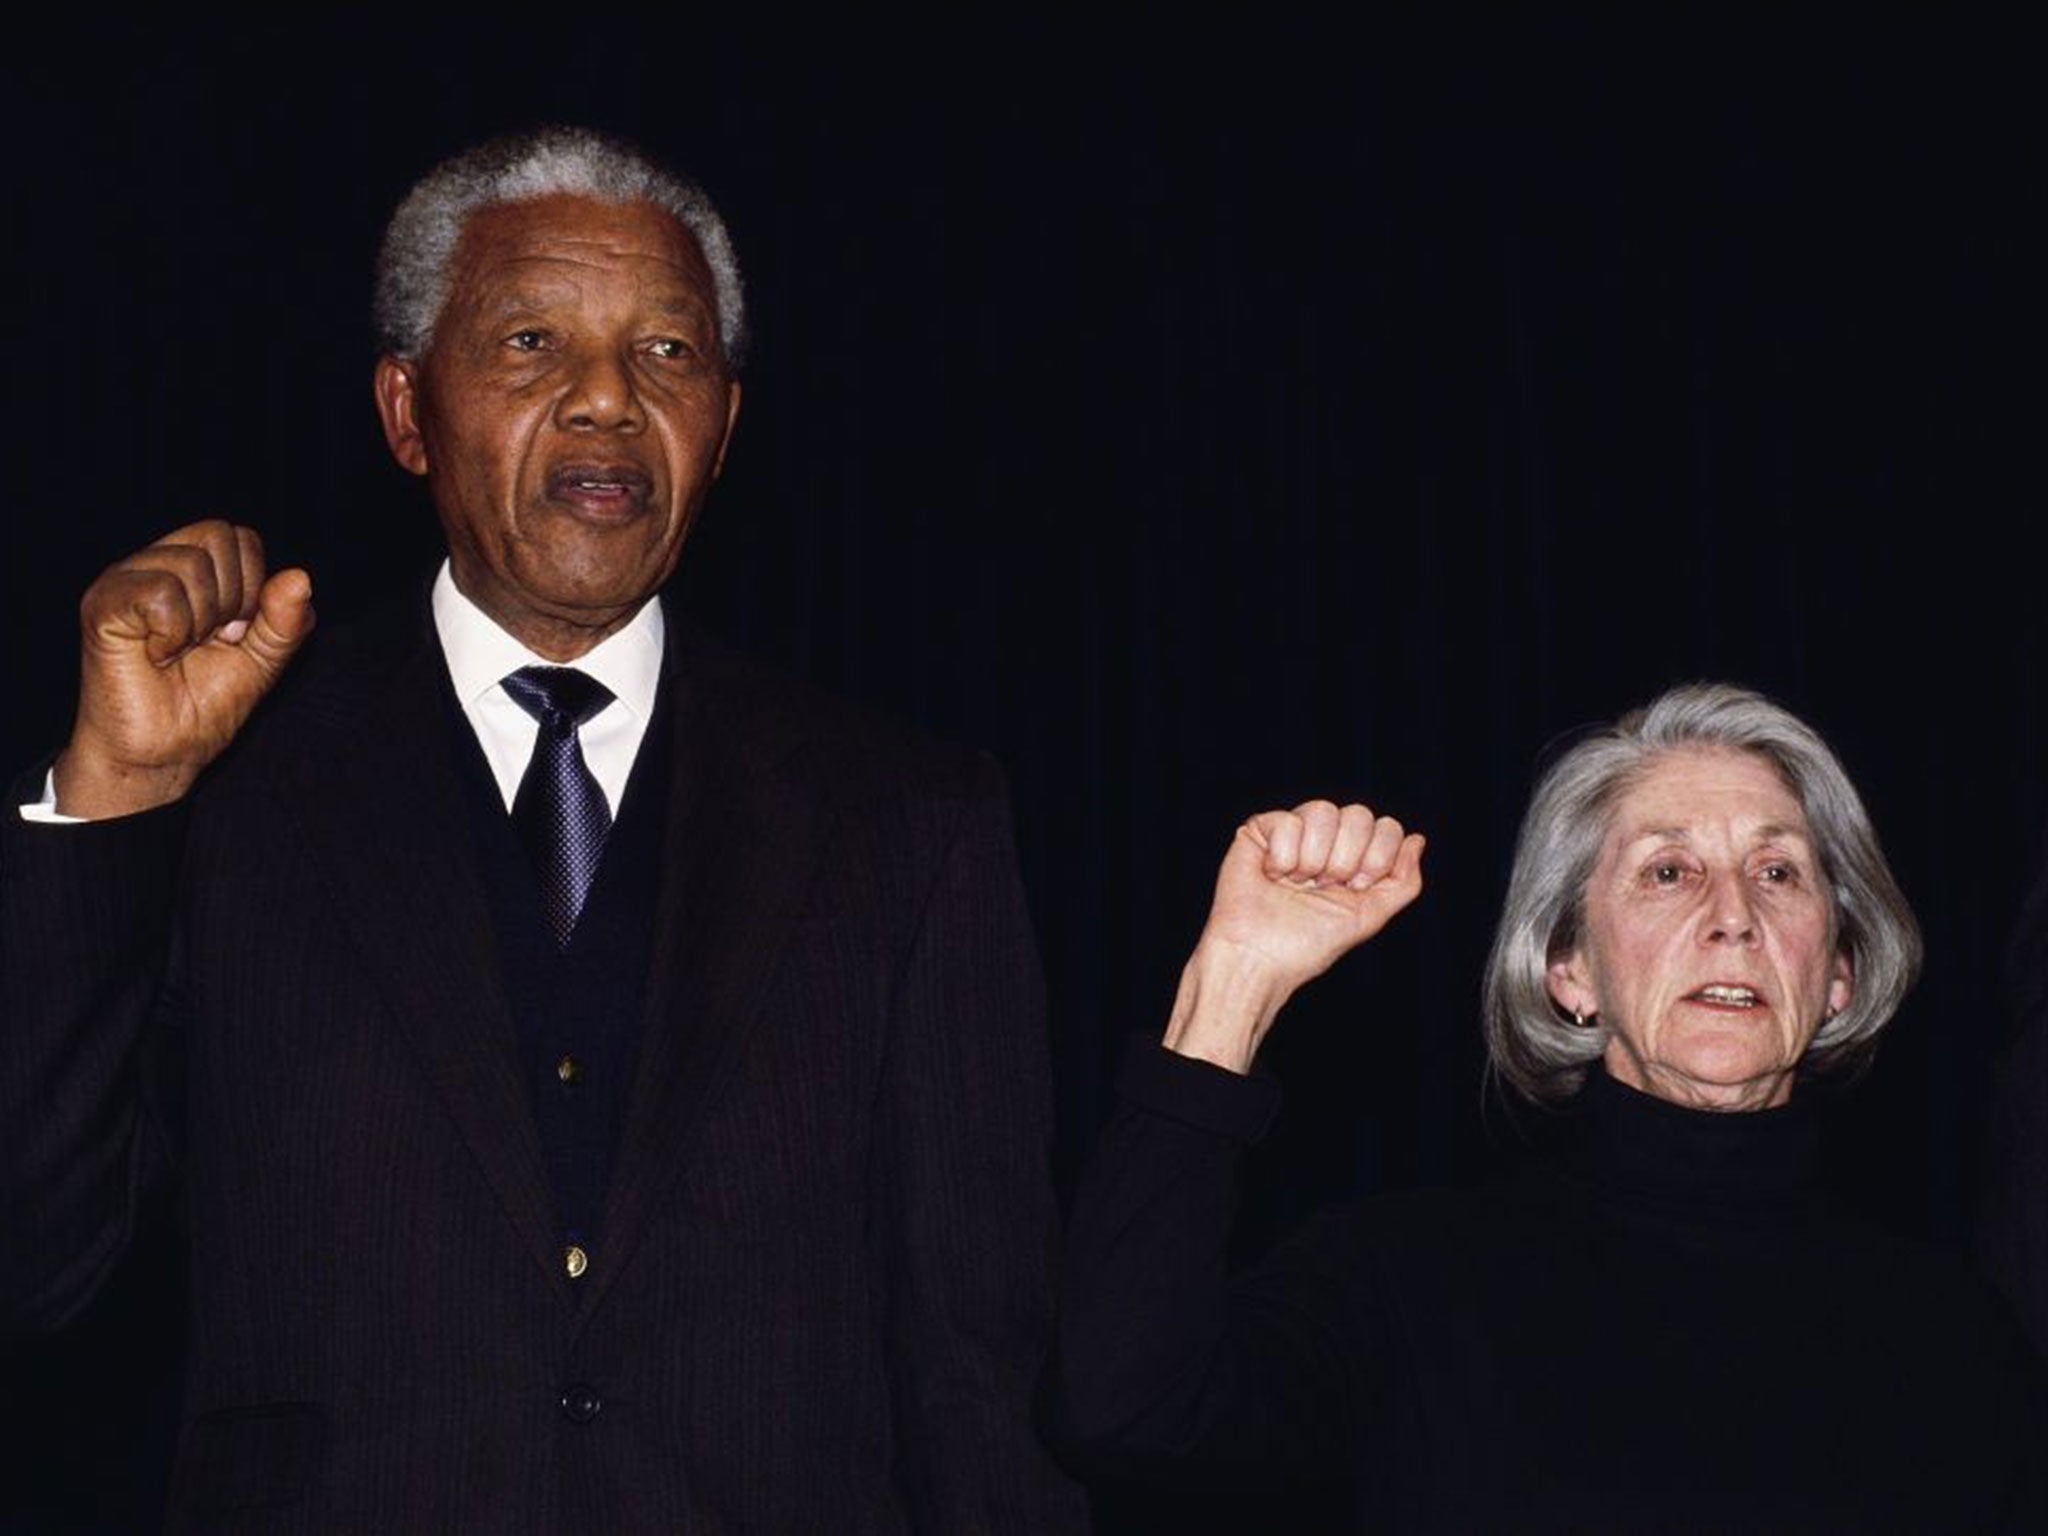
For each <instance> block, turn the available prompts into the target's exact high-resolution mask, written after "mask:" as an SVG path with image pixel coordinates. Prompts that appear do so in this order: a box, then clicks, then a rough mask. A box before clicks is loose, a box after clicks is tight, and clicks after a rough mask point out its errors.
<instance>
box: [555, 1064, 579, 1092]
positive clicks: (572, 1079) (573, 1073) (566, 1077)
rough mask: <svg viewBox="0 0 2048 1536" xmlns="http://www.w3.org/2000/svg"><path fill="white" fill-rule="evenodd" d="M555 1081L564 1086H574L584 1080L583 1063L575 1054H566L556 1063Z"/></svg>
mask: <svg viewBox="0 0 2048 1536" xmlns="http://www.w3.org/2000/svg"><path fill="white" fill-rule="evenodd" d="M555 1081H556V1082H558V1083H560V1084H561V1085H562V1086H563V1087H564V1088H574V1087H575V1086H576V1085H577V1084H578V1083H580V1082H582V1081H583V1063H582V1062H580V1061H578V1060H577V1059H576V1058H575V1057H574V1056H564V1057H563V1058H562V1059H561V1060H560V1061H558V1062H556V1063H555Z"/></svg>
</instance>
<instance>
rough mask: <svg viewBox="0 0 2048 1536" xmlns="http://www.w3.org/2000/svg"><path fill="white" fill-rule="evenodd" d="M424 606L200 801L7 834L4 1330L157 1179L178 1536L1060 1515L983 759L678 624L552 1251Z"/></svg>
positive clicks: (355, 645)
mask: <svg viewBox="0 0 2048 1536" xmlns="http://www.w3.org/2000/svg"><path fill="white" fill-rule="evenodd" d="M424 635H425V631H424V628H423V626H422V625H421V624H420V623H419V622H417V616H409V617H408V618H407V619H406V620H404V621H402V622H398V623H395V624H392V625H387V626H384V627H382V628H380V629H378V630H376V631H373V632H371V633H369V634H366V635H361V636H357V637H353V638H350V637H344V636H338V635H337V636H330V637H327V638H326V639H324V640H323V641H321V642H319V644H320V652H319V654H317V655H316V656H314V657H311V658H309V659H308V660H309V662H310V663H311V664H310V665H308V664H307V663H305V662H302V663H301V670H302V672H303V674H304V675H302V676H301V677H299V678H298V679H296V680H295V682H294V684H293V686H292V688H291V692H290V696H289V697H288V698H285V699H283V700H280V701H279V702H278V703H277V705H275V706H274V707H272V708H271V709H269V710H268V711H267V712H266V714H265V715H264V716H263V717H262V718H261V719H260V721H259V723H258V726H257V728H256V729H255V730H254V731H252V732H251V733H250V739H248V740H247V741H245V742H244V743H243V744H242V745H241V746H239V747H238V748H237V750H236V751H235V753H234V754H233V755H232V758H231V759H230V760H229V761H227V762H225V763H224V764H222V765H221V767H220V768H219V769H218V770H217V771H216V772H215V773H214V774H213V775H212V776H211V778H210V780H209V782H208V783H207V784H206V786H205V787H204V788H203V789H202V791H201V793H200V794H199V796H198V797H197V799H196V803H195V804H194V805H193V806H192V808H191V810H190V812H189V814H188V813H186V812H183V811H172V812H169V813H165V814H160V815H156V816H151V817H143V818H136V819H134V820H133V821H132V822H127V823H115V824H110V825H107V826H102V827H91V828H84V829H76V828H61V827H58V828H44V827H31V826H27V825H13V826H8V827H6V828H5V829H4V830H0V902H4V912H5V917H6V922H7V927H6V930H5V935H4V937H5V942H6V943H7V945H8V948H7V951H6V954H5V962H6V963H5V974H4V988H5V990H4V994H0V996H4V999H5V1006H6V1017H5V1020H4V1028H5V1030H6V1036H7V1040H8V1045H9V1049H8V1050H6V1051H5V1052H0V1127H4V1128H5V1130H4V1132H0V1133H4V1134H5V1135H7V1136H8V1138H9V1141H8V1143H7V1154H8V1155H7V1159H6V1164H5V1170H4V1173H0V1177H4V1178H5V1180H6V1186H5V1188H4V1189H0V1197H4V1198H5V1200H6V1201H7V1202H8V1204H7V1207H6V1208H7V1209H8V1210H9V1211H10V1212H14V1211H25V1212H27V1213H28V1217H29V1220H28V1221H25V1222H24V1223H22V1224H20V1225H19V1226H18V1227H17V1233H16V1235H17V1236H18V1237H19V1238H20V1240H21V1242H22V1244H23V1251H22V1252H21V1253H20V1254H18V1255H10V1257H11V1258H18V1259H19V1261H20V1262H18V1263H9V1264H8V1265H6V1266H0V1267H4V1268H5V1270H6V1273H5V1274H4V1276H0V1287H4V1292H0V1302H4V1306H5V1314H6V1317H7V1319H8V1320H9V1323H10V1324H11V1325H18V1324H22V1323H33V1322H48V1321H51V1320H54V1319H56V1318H58V1317H61V1316H63V1315H64V1314H65V1313H66V1312H67V1311H69V1310H71V1309H73V1308H75V1307H76V1306H77V1305H79V1304H80V1302H81V1301H82V1299H83V1298H84V1297H85V1296H87V1295H89V1294H90V1292H91V1289H92V1287H93V1285H94V1284H95V1283H96V1282H97V1280H98V1279H99V1277H100V1276H102V1275H103V1274H104V1273H105V1270H106V1268H107V1267H108V1265H109V1264H110V1263H111V1262H112V1259H113V1257H114V1255H115V1254H116V1253H117V1252H118V1251H119V1247H120V1244H121V1242H122V1241H123V1240H124V1238H125V1234H126V1231H127V1229H128V1227H129V1224H130V1223H131V1221H132V1220H133V1219H134V1214H135V1212H136V1211H137V1210H138V1209H140V1208H141V1206H142V1204H143V1203H144V1202H145V1201H146V1200H147V1198H148V1196H149V1194H150V1192H151V1191H152V1190H154V1189H156V1188H159V1187H162V1185H163V1184H164V1183H165V1182H166V1181H167V1179H168V1178H169V1176H170V1175H171V1174H172V1172H173V1170H174V1168H175V1172H176V1174H177V1176H178V1177H179V1178H180V1180H181V1182H182V1189H183V1195H184V1212H185V1220H186V1221H187V1223H188V1226H189V1231H190V1238H191V1253H192V1282H193V1308H194V1336H193V1341H192V1344H193V1352H192V1365H191V1370H190V1378H189V1384H188V1406H187V1422H186V1427H185V1434H184V1439H183V1443H182V1449H181V1455H180V1461H179V1469H178V1477H177V1484H176V1488H175V1490H174V1495H173V1497H174V1503H175V1509H174V1512H173V1518H172V1528H173V1529H174V1530H179V1531H207V1532H273V1531H275V1532H285V1531H290V1532H295V1533H318V1532H327V1531H333V1532H341V1531H348V1532H376V1531H405V1532H432V1531H488V1532H494V1533H514V1536H516V1533H522V1532H554V1531H560V1530H564V1529H570V1528H582V1529H590V1530H603V1531H612V1532H635V1531H670V1530H683V1529H688V1530H692V1531H820V1530H831V1531H835V1532H860V1531H876V1532H882V1531H903V1530H930V1531H973V1530H990V1531H996V1530H1003V1531H1025V1530H1034V1531H1035V1530H1048V1531H1050V1530H1064V1529H1071V1528H1075V1527H1076V1526H1077V1525H1078V1523H1079V1522H1080V1520H1081V1518H1082V1517H1081V1515H1080V1512H1079V1505H1078V1502H1077V1501H1076V1498H1075V1496H1074V1494H1073V1492H1072V1490H1071V1489H1070V1488H1069V1487H1068V1486H1067V1485H1066V1484H1064V1483H1063V1482H1062V1481H1061V1480H1060V1478H1059V1477H1058V1475H1057V1474H1056V1473H1055V1472H1054V1471H1053V1470H1052V1469H1051V1467H1050V1465H1049V1463H1048V1462H1047V1461H1046V1460H1045V1458H1044V1457H1043V1455H1042V1453H1041V1452H1040V1450H1039V1448H1038V1446H1037V1443H1036V1440H1035V1438H1034V1437H1033V1435H1032V1433H1031V1431H1030V1429H1029V1427H1028V1424H1027V1416H1026V1415H1027V1397H1028V1393H1029V1388H1030V1384H1031V1381H1032V1379H1033V1376H1034V1374H1035V1371H1036V1369H1037V1365H1038V1362H1039V1358H1040V1353H1041V1348H1042V1344H1043V1339H1044V1329H1045V1325H1046V1318H1047V1312H1048V1298H1049V1291H1048V1273H1049V1261H1050V1246H1051V1242H1052V1211H1051V1204H1050V1197H1049V1192H1048V1188H1047V1181H1046V1177H1045V1167H1044V1164H1045V1147H1044V1143H1045V1137H1046V1127H1047V1121H1048V1115H1049V1093H1048V1085H1047V1081H1046V1072H1045V1063H1044V1054H1045V1052H1044V1040H1043V1037H1042V1004H1041V994H1040V986H1039V981H1038V976H1037V971H1036V962H1035V958H1034V956H1033V953H1032V946H1031V940H1030V935H1029V932H1028V927H1027V924H1026V920H1025V917H1024V913H1023V909H1022V904H1021V897H1020V892H1019V889H1018V886H1017V881H1016V877H1015V873H1014V868H1013V860H1012V856H1011V852H1010V848H1009V835H1008V829H1007V826H1006V821H1007V812H1006V809H1005V803H1004V797H1003V795H1002V792H1001V788H1000V784H999V782H998V780H997V778H996V776H995V774H994V772H993V770H992V769H991V767H990V766H989V765H988V764H987V763H986V761H984V760H981V759H977V758H975V757H972V756H970V755H967V754H964V753H958V752H955V751H952V750H950V749H946V748H942V747H938V746H934V745H932V744H930V743H927V742H923V741H920V740H918V739H916V738H914V737H912V736H910V735H908V734H907V733H903V732H899V731H896V730H894V729H892V728H889V727H886V726H881V725H878V724H876V723H875V722H873V721H870V720H867V719H865V718H863V717H861V716H858V715H857V714H855V713H854V712H852V711H850V710H847V709H845V708H843V707H841V706H837V705H834V704H831V703H829V702H826V701H823V700H820V699H817V698H815V697H813V696H810V695H808V694H807V693H805V692H803V691H802V690H800V689H798V688H796V687H795V686H794V685H791V684H789V683H787V682H785V681H783V680H781V679H779V678H776V677H774V676H772V675H770V674H766V673H763V672H759V671H757V670H755V669H753V668H752V667H751V666H749V665H748V664H746V663H743V662H741V661H739V660H737V659H736V658H733V657H731V656H729V655H727V654H725V653H723V652H721V651H719V650H718V649H716V648H715V647H712V646H709V645H707V644H705V643H702V642H700V641H696V640H693V639H691V638H690V637H689V636H688V635H687V632H686V630H684V628H683V627H682V626H680V625H678V626H676V627H675V628H674V629H672V631H671V644H672V648H673V651H674V654H675V659H676V672H675V676H676V678H677V679H678V680H679V681H677V682H676V684H675V686H676V687H677V689H678V695H677V699H676V704H677V707H676V708H675V709H674V711H673V718H674V721H675V731H676V734H675V737H674V758H675V762H676V764H677V771H676V775H675V782H674V784H673V786H672V787H671V792H670V804H669V811H668V820H667V845H666V847H665V850H664V856H663V868H664V877H663V888H662V893H661V896H660V899H659V902H658V905H657V911H656V916H655V934H656V940H655V954H654V959H653V963H652V966H651V969H650V973H649V976H648V987H647V998H648V1000H647V1006H646V1012H645V1018H644V1024H643V1032H642V1043H641V1049H640V1059H639V1063H638V1066H637V1069H636V1073H635V1076H634V1080H633V1084H632V1088H631V1090H630V1094H629V1099H628V1103H627V1109H626V1116H625V1124H624V1130H623V1134H622V1139H621V1145H620V1149H619V1154H618V1161H617V1164H616V1166H615V1171H614V1174H613V1177H612V1179H611V1182H610V1186H609V1192H608V1198H607V1203H606V1209H605V1217H604V1230H605V1232H606V1234H607V1237H606V1242H605V1245H604V1248H603V1250H602V1253H601V1258H600V1262H598V1263H596V1264H594V1265H593V1267H592V1269H591V1271H590V1273H589V1274H587V1275H586V1276H585V1277H584V1278H583V1279H581V1280H579V1281H573V1282H572V1281H571V1280H570V1279H569V1278H568V1277H567V1275H566V1274H565V1273H564V1271H563V1269H562V1264H561V1254H560V1249H559V1234H558V1233H557V1232H556V1230H555V1229H554V1226H553V1221H552V1213H551V1211H550V1205H549V1194H548V1188H547V1180H546V1176H545V1172H544V1168H543V1164H542V1159H541V1155H540V1150H539V1145H538V1139H537V1136H536V1133H535V1131H534V1126H533V1120H532V1114H531V1111H530V1108H529V1107H528V1104H527V1102H526V1096H525V1087H524V1084H523V1082H522V1081H521V1077H520V1070H519V1059H518V1042H517V1038H516V1033H517V1032H516V1030H515V1028H514V1026H513V1023H512V1013H511V1010H510V1007H509V1005H508V1002H507V999H506V997H505V996H504V991H503V987H502V983H501V980H500V977H499V974H498V971H497V969H496V967H495V965H494V963H493V959H492V949H491V947H492V942H493V939H492V933H491V927H490V921H489V917H488V911H487V905H486V902H485V900H484V895H483V892H482V891H481V889H480V888H479V886H478V882H477V878H476V874H475V865H474V860H473V858H472V856H471V851H470V850H469V849H468V847H467V846H466V837H467V833H466V831H465V828H466V825H467V821H466V818H465V815H464V813H463V810H462V805H461V798H460V796H461V791H460V788H459V785H458V783H457V781H456V778H455V774H454V771H453V768H452V766H451V763H450V756H449V747H450V741H449V738H448V736H447V734H446V724H445V721H444V719H443V711H442V708H441V705H440V701H439V700H438V698H437V696H436V690H437V688H438V686H439V679H438V677H437V670H438V668H439V658H438V653H437V652H436V651H435V650H434V648H433V647H432V645H431V644H430V643H427V642H426V641H425V638H424ZM373 719H374V720H375V721H376V722H377V729H375V730H372V729H369V725H370V722H371V721H372V720H373ZM81 834H82V835H81ZM67 835H68V840H66V839H67ZM174 891H175V897H173V894H172V893H173V892H174ZM168 910H174V911H175V914H176V921H175V923H174V924H173V923H171V922H169V921H168V920H167V919H166V916H165V914H166V912H167V911H168ZM167 947H168V949H169V951H170V954H169V958H165V951H166V948H167ZM152 1007H154V1008H155V1009H156V1012H155V1014H154V1016H152V1013H151V1010H152ZM181 1096H182V1097H183V1099H184V1100H185V1102H186V1104H187V1108H186V1109H185V1110H184V1111H183V1112H182V1113H180V1112H179V1111H178V1110H177V1109H176V1107H175V1105H176V1102H177V1100H178V1098H179V1097H181ZM565 1402H566V1404H567V1406H568V1410H578V1411H567V1410H565ZM583 1409H589V1410H591V1411H589V1412H588V1413H583V1412H581V1411H580V1410H583Z"/></svg>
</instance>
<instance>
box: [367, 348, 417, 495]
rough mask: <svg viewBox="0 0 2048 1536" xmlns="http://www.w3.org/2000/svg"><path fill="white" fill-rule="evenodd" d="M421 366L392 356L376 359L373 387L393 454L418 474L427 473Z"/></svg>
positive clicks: (386, 439)
mask: <svg viewBox="0 0 2048 1536" xmlns="http://www.w3.org/2000/svg"><path fill="white" fill-rule="evenodd" d="M419 367H420V365H419V364H418V363H415V362H409V361H407V360H405V359H403V358H397V357H393V356H391V355H390V354H389V353H388V352H387V353H386V354H385V355H384V356H382V357H380V358H378V359H377V371H376V373H375V374H374V375H373V376H372V378H371V388H372V390H373V392H374V393H375V394H376V397H377V419H378V420H379V421H381V422H383V423H384V441H385V443H386V445H387V446H389V448H390V449H391V457H393V458H394V459H396V460H398V462H399V463H400V464H402V465H404V466H405V467H406V468H407V469H409V470H411V471H412V472H413V473H414V474H416V475H424V474H425V473H426V472H427V440H426V438H425V436H423V435H422V434H421V432H420V383H419Z"/></svg>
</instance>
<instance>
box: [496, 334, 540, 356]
mask: <svg viewBox="0 0 2048 1536" xmlns="http://www.w3.org/2000/svg"><path fill="white" fill-rule="evenodd" d="M547 344H548V333H547V332H546V331H514V332H513V333H512V334H511V335H510V336H507V337H506V338H505V345H506V346H508V347H510V348H511V349H512V350H513V351H515V352H538V351H539V350H540V349H541V348H542V347H544V346H546V345H547Z"/></svg>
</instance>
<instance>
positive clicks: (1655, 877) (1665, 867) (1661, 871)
mask: <svg viewBox="0 0 2048 1536" xmlns="http://www.w3.org/2000/svg"><path fill="white" fill-rule="evenodd" d="M1684 878H1685V871H1684V870H1682V869H1680V868H1679V867H1678V866H1677V865H1676V864H1672V863H1669V862H1666V863H1663V864H1652V865H1651V866H1650V879H1651V880H1652V881H1654V882H1655V883H1656V884H1658V885H1676V884H1678V882H1679V881H1681V880H1683V879H1684Z"/></svg>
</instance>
